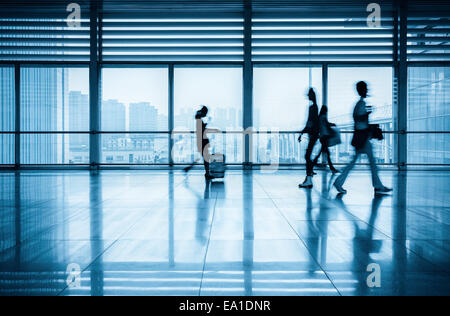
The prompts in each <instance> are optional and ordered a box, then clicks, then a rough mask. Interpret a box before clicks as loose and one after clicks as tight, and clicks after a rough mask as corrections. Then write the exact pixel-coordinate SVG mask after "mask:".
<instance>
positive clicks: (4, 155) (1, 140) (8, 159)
mask: <svg viewBox="0 0 450 316" xmlns="http://www.w3.org/2000/svg"><path fill="white" fill-rule="evenodd" d="M14 144H15V136H14V135H9V134H4V135H0V148H1V152H0V165H13V164H14V163H15V153H14Z"/></svg>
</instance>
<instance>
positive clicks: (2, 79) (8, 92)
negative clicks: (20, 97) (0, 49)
mask: <svg viewBox="0 0 450 316" xmlns="http://www.w3.org/2000/svg"><path fill="white" fill-rule="evenodd" d="M14 81H15V76H14V68H13V67H0V85H1V86H0V87H1V88H0V92H1V93H0V102H1V103H0V106H1V111H0V131H2V132H13V131H14V130H15V110H14V109H15V89H14ZM2 148H3V147H2Z"/></svg>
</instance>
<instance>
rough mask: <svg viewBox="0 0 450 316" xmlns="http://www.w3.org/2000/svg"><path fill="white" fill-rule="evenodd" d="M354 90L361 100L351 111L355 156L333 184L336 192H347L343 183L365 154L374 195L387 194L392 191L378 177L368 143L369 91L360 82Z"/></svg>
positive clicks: (369, 134) (369, 135) (370, 111)
mask: <svg viewBox="0 0 450 316" xmlns="http://www.w3.org/2000/svg"><path fill="white" fill-rule="evenodd" d="M356 90H357V91H358V94H359V96H360V97H361V99H360V100H359V101H358V103H357V104H356V106H355V109H354V110H353V119H354V121H355V132H354V134H353V140H352V146H353V147H355V154H354V156H353V159H352V161H351V162H350V163H349V164H348V165H347V167H346V168H345V169H344V171H343V172H342V174H341V175H340V176H339V177H338V178H337V179H336V181H335V182H334V187H335V188H336V190H337V191H338V192H339V193H341V194H345V193H347V191H346V190H345V189H344V188H343V185H344V183H345V181H346V180H347V177H348V175H349V174H350V171H352V169H353V168H354V167H355V164H356V161H357V160H358V158H359V156H360V155H362V154H366V155H367V157H368V159H369V162H370V170H371V172H372V185H373V187H374V189H375V194H384V193H389V192H391V191H392V189H390V188H387V187H385V186H384V185H383V183H382V182H381V180H380V177H379V175H378V167H377V165H376V162H375V157H374V155H373V148H372V143H371V142H370V139H371V133H370V125H369V116H370V114H372V107H370V106H367V104H366V101H365V99H366V98H367V95H368V92H369V89H368V87H367V83H365V82H364V81H360V82H358V83H357V85H356Z"/></svg>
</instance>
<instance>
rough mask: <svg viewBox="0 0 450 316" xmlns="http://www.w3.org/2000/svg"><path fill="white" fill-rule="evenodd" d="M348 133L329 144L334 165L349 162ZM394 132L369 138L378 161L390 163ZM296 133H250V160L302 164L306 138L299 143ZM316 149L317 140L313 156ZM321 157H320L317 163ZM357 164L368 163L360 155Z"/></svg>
mask: <svg viewBox="0 0 450 316" xmlns="http://www.w3.org/2000/svg"><path fill="white" fill-rule="evenodd" d="M352 137H353V136H352V134H351V133H350V134H342V135H341V138H342V144H341V145H339V146H335V147H331V148H330V153H331V161H332V162H333V163H334V164H346V163H348V162H350V161H351V159H352V157H353V153H354V150H355V149H354V148H353V147H352V146H351V140H352ZM394 138H395V135H393V134H387V135H385V139H384V140H383V141H380V142H379V141H373V142H372V144H373V148H374V152H375V157H376V159H377V162H378V163H383V164H384V163H394V161H393V159H392V157H393V156H394V150H395V148H394V146H393V143H394ZM297 139H298V133H288V134H286V133H273V134H267V133H260V134H255V135H254V136H253V161H254V162H255V163H257V164H304V163H305V152H306V147H307V146H308V137H307V136H304V137H303V139H302V142H301V143H299V142H298V141H297ZM319 150H320V143H319V142H318V143H317V145H316V147H315V148H314V153H313V157H315V156H316V155H317V154H318V153H319ZM321 161H322V160H320V162H321ZM358 163H368V160H367V157H366V156H364V155H363V156H362V157H361V158H360V160H359V161H358Z"/></svg>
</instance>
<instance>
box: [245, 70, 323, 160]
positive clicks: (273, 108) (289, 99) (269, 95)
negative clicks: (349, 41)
mask: <svg viewBox="0 0 450 316" xmlns="http://www.w3.org/2000/svg"><path fill="white" fill-rule="evenodd" d="M253 82H254V90H253V100H254V102H253V103H254V110H253V125H254V128H255V131H258V132H259V133H257V134H255V135H254V137H253V162H255V163H263V164H266V163H303V162H304V158H303V157H304V155H305V153H304V152H305V150H306V146H307V142H306V141H305V142H302V143H299V142H298V141H297V138H298V131H300V130H302V129H303V128H304V127H305V125H306V121H307V119H308V110H309V100H308V97H307V95H308V90H309V88H310V87H313V88H314V89H315V90H316V93H317V98H318V99H317V102H318V104H319V105H320V104H322V68H320V67H319V68H301V67H289V68H288V67H285V68H280V67H278V68H274V67H257V68H255V69H254V78H253ZM269 131H270V132H272V133H268V132H269ZM280 131H281V132H283V131H284V132H286V131H288V132H292V133H281V134H279V133H278V132H280ZM296 133H297V134H296Z"/></svg>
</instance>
